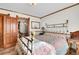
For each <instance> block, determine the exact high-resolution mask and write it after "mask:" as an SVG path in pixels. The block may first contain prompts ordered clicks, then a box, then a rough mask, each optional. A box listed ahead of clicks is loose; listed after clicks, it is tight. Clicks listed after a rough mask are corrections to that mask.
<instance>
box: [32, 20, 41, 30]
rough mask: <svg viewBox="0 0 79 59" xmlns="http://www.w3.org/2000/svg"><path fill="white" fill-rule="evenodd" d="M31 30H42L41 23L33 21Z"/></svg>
mask: <svg viewBox="0 0 79 59" xmlns="http://www.w3.org/2000/svg"><path fill="white" fill-rule="evenodd" d="M31 28H32V29H40V22H37V21H32V22H31Z"/></svg>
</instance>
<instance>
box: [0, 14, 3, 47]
mask: <svg viewBox="0 0 79 59" xmlns="http://www.w3.org/2000/svg"><path fill="white" fill-rule="evenodd" d="M2 20H3V17H2V16H1V15H0V47H2V45H3V39H2V37H3V35H2V34H3V31H2V30H3V26H2V25H3V23H2Z"/></svg>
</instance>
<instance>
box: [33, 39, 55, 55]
mask: <svg viewBox="0 0 79 59" xmlns="http://www.w3.org/2000/svg"><path fill="white" fill-rule="evenodd" d="M35 41H36V42H34V44H33V55H55V54H56V51H55V48H54V47H53V46H52V45H50V44H48V43H46V42H43V41H39V40H35Z"/></svg>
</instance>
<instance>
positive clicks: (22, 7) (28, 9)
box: [0, 3, 73, 17]
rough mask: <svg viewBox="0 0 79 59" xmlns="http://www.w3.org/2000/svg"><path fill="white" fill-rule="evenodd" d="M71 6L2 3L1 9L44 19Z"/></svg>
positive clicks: (0, 4) (60, 4)
mask: <svg viewBox="0 0 79 59" xmlns="http://www.w3.org/2000/svg"><path fill="white" fill-rule="evenodd" d="M71 5H73V3H37V4H36V5H34V6H32V5H31V3H0V8H3V9H7V10H11V11H16V12H20V13H23V14H26V15H31V16H36V17H42V16H45V15H47V14H50V13H53V12H55V11H57V10H60V9H63V8H65V7H68V6H71Z"/></svg>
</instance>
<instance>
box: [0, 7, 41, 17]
mask: <svg viewBox="0 0 79 59" xmlns="http://www.w3.org/2000/svg"><path fill="white" fill-rule="evenodd" d="M0 9H1V10H6V11H10V12H15V13H19V14H23V15H27V16H31V17H35V18H40V17H38V16H33V15H30V14H25V13H21V12H17V11H13V10H9V9H4V8H0Z"/></svg>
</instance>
